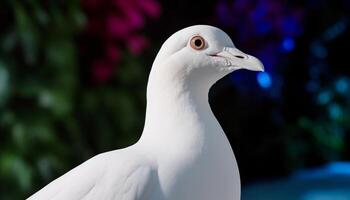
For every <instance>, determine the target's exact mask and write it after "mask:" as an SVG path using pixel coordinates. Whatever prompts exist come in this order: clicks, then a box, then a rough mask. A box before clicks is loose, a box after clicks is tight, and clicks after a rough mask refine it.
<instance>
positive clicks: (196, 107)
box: [141, 69, 219, 143]
mask: <svg viewBox="0 0 350 200" xmlns="http://www.w3.org/2000/svg"><path fill="white" fill-rule="evenodd" d="M152 70H153V69H152ZM195 76H197V77H186V76H184V75H183V74H179V73H159V71H151V74H150V77H149V82H148V86H147V109H146V120H145V127H144V131H143V134H142V137H143V138H153V139H155V140H162V141H163V142H165V141H169V142H170V143H171V142H174V140H180V141H184V138H186V141H191V140H192V141H195V140H198V139H203V137H205V135H203V134H206V133H204V132H205V131H203V130H207V128H206V126H208V124H212V123H213V122H214V123H217V122H216V119H215V117H214V115H213V113H212V111H211V108H210V106H209V102H208V93H209V89H210V83H204V82H203V80H206V79H205V77H202V76H201V75H200V74H198V75H195ZM217 124H218V123H217ZM216 127H219V126H216ZM141 139H142V138H141Z"/></svg>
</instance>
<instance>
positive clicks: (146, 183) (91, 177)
mask: <svg viewBox="0 0 350 200" xmlns="http://www.w3.org/2000/svg"><path fill="white" fill-rule="evenodd" d="M112 157H115V156H113V155H112ZM117 157H118V159H116V160H117V161H116V162H114V161H113V160H111V159H110V158H111V155H110V153H109V154H101V155H99V156H95V157H94V158H92V159H90V160H88V161H86V162H85V163H83V164H82V165H80V166H78V167H76V168H74V169H73V170H71V171H70V172H68V173H66V174H65V175H63V176H61V177H60V178H58V179H56V180H55V181H53V182H51V183H50V184H49V185H47V186H46V187H44V188H43V189H41V190H40V191H38V192H37V193H35V194H34V195H33V196H31V197H29V198H28V200H80V199H84V200H97V199H103V200H143V199H146V196H147V195H149V193H150V192H149V191H150V190H152V187H153V185H154V184H153V183H155V182H156V177H157V176H156V175H155V174H156V171H155V170H154V169H153V168H152V167H151V165H149V164H148V163H147V162H143V161H142V160H144V159H142V158H141V159H138V158H137V156H136V157H133V159H130V158H126V157H125V156H122V155H121V156H119V155H118V156H117Z"/></svg>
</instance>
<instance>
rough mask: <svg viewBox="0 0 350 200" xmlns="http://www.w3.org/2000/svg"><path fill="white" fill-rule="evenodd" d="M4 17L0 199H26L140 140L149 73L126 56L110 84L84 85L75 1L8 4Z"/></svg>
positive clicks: (79, 15) (79, 21)
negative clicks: (80, 167)
mask: <svg viewBox="0 0 350 200" xmlns="http://www.w3.org/2000/svg"><path fill="white" fill-rule="evenodd" d="M0 13H3V14H4V16H7V17H8V18H5V19H0V22H1V23H3V24H4V25H3V27H2V31H1V33H0V144H1V145H0V182H1V186H0V199H4V200H6V199H24V198H25V197H28V196H29V195H30V194H32V193H33V192H35V191H36V190H38V189H39V188H41V187H43V186H44V185H46V184H47V183H48V182H49V181H51V180H53V179H54V178H56V177H57V176H59V175H61V174H63V173H64V172H66V171H67V170H69V169H71V168H73V167H74V166H76V165H77V164H79V163H81V162H82V161H85V160H86V159H88V158H90V157H91V156H93V155H96V154H98V153H101V152H103V151H107V150H112V149H116V148H122V147H125V146H127V145H130V144H131V143H133V142H135V141H136V140H137V139H138V137H139V135H138V133H141V128H142V125H143V124H141V123H140V122H142V121H143V120H142V118H143V117H144V113H143V110H144V102H145V99H144V95H145V94H144V91H145V85H146V84H145V83H146V69H144V68H141V66H143V64H141V63H139V62H136V60H140V59H139V58H138V59H134V58H133V57H131V56H129V55H125V56H124V57H129V58H128V59H125V60H126V61H125V62H124V63H123V64H122V66H120V69H119V70H118V73H117V74H116V76H115V80H114V81H113V82H112V83H111V84H108V85H97V86H96V85H91V84H86V83H84V82H82V80H81V78H80V72H79V65H78V57H79V56H78V46H77V44H76V39H77V37H78V36H79V32H80V31H81V30H82V27H83V25H84V21H85V19H84V15H83V13H82V11H81V9H80V5H79V1H77V0H73V1H54V0H52V1H51V0H50V1H40V0H30V1H5V2H2V3H1V6H0ZM140 85H141V86H140ZM121 116H122V117H123V118H121Z"/></svg>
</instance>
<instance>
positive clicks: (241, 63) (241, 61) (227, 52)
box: [212, 47, 264, 71]
mask: <svg viewBox="0 0 350 200" xmlns="http://www.w3.org/2000/svg"><path fill="white" fill-rule="evenodd" d="M212 56H217V57H222V58H225V60H226V65H227V66H228V67H234V69H235V70H237V69H247V70H252V71H264V65H263V64H262V63H261V62H260V60H259V59H257V58H255V57H254V56H251V55H248V54H245V53H243V52H242V51H240V50H239V49H237V48H232V47H225V48H224V49H223V50H222V51H221V52H219V53H217V54H214V55H212Z"/></svg>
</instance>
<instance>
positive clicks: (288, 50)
mask: <svg viewBox="0 0 350 200" xmlns="http://www.w3.org/2000/svg"><path fill="white" fill-rule="evenodd" d="M349 13H350V1H346V0H339V1H330V0H329V1H326V0H320V1H316V0H306V1H274V0H245V1H243V0H227V1H198V2H194V1H187V0H186V1H185V0H179V1H175V0H170V1H157V0H81V1H77V0H73V1H54V0H45V1H44V0H30V1H10V0H4V1H2V2H1V3H0V27H1V31H0V183H1V184H0V199H23V198H25V197H27V196H28V195H29V194H32V193H33V192H35V191H36V190H38V189H40V188H41V187H43V186H44V185H46V184H47V183H49V182H50V181H52V180H53V179H55V178H56V177H58V176H60V175H62V174H63V173H65V172H66V171H68V170H69V169H72V168H73V167H74V166H76V165H78V164H80V163H82V162H83V161H85V160H87V159H88V158H90V157H92V156H94V155H96V154H98V153H101V152H104V151H109V150H113V149H118V148H123V147H126V146H128V145H131V144H133V143H135V142H136V141H137V140H138V138H139V136H140V134H141V131H142V128H143V123H144V114H145V103H146V102H145V92H146V91H145V90H146V83H147V78H148V73H149V71H150V68H151V64H152V62H153V59H154V58H155V56H156V54H157V51H158V50H159V48H160V46H161V44H162V43H163V42H164V41H165V40H166V39H167V38H168V37H169V36H170V35H171V34H172V33H174V32H176V31H177V30H179V29H182V28H185V27H187V26H190V25H195V24H209V25H213V26H217V27H219V28H221V29H222V30H224V31H225V32H227V33H228V34H229V35H230V36H231V38H232V40H233V42H234V43H235V45H236V46H237V47H238V48H239V49H241V50H242V51H244V52H247V53H249V54H252V55H255V56H256V57H258V58H259V59H260V60H262V62H263V63H264V65H265V69H266V72H264V73H256V72H248V71H236V72H234V73H233V74H231V75H228V76H227V77H225V78H224V79H222V80H220V81H219V82H218V83H217V84H215V86H214V87H213V88H212V90H211V91H210V103H211V106H212V109H213V112H214V114H215V115H216V117H217V118H218V121H219V122H220V124H221V125H222V127H223V129H224V130H225V133H226V134H227V136H228V138H229V140H230V142H231V145H232V147H233V149H234V152H235V155H236V158H237V162H238V164H239V168H240V173H241V179H242V184H243V189H244V188H245V187H246V186H249V185H251V184H257V183H260V182H262V181H273V180H276V179H278V180H281V179H284V178H285V177H289V176H291V175H292V174H294V173H295V172H296V171H299V170H301V169H314V168H317V167H321V166H324V165H325V164H328V163H332V162H335V161H337V162H340V161H341V162H343V163H345V162H346V161H349V160H350V147H349V144H350V65H349V63H348V62H349V57H350V55H349V46H350V40H349V35H350V34H349V30H350V29H349V26H350V21H349V20H350V19H349ZM342 170H345V171H348V172H349V173H350V167H342ZM286 180H287V179H286ZM349 187H350V186H349ZM256 195H257V196H259V195H261V194H260V193H256ZM243 197H244V196H243ZM243 199H244V198H243ZM305 199H306V198H305ZM330 199H331V198H330Z"/></svg>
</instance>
